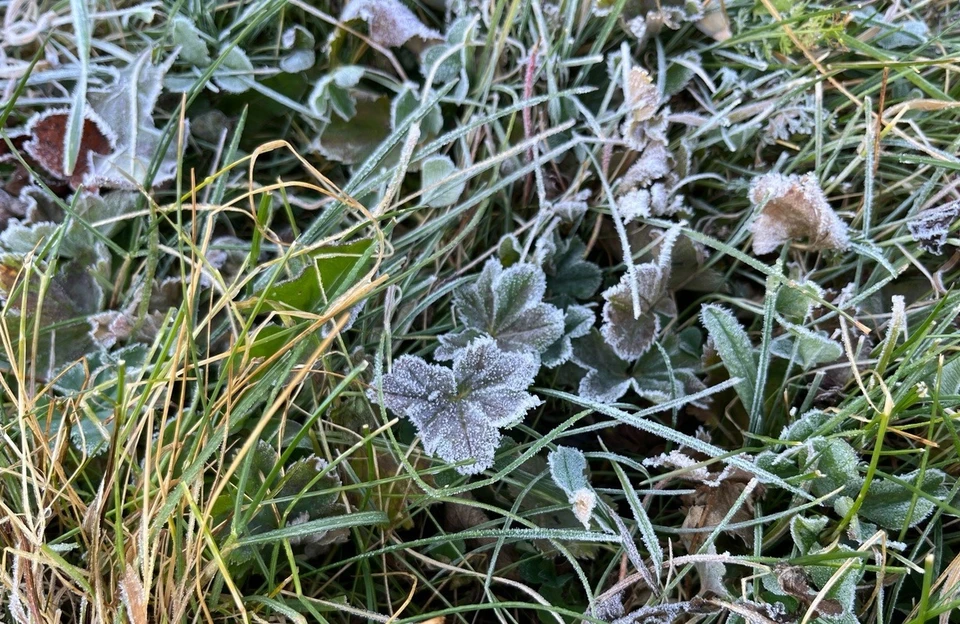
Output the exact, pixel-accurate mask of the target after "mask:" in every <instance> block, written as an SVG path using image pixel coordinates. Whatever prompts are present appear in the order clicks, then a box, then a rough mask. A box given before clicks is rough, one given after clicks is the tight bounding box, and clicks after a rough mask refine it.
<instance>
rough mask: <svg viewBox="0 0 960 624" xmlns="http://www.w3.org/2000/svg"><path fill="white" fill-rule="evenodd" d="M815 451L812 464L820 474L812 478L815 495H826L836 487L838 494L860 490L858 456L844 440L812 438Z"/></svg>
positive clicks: (854, 493) (847, 493)
mask: <svg viewBox="0 0 960 624" xmlns="http://www.w3.org/2000/svg"><path fill="white" fill-rule="evenodd" d="M811 444H812V446H813V449H814V450H815V451H816V455H815V460H814V464H813V465H808V466H807V467H806V468H805V469H806V470H810V469H812V468H814V467H815V468H816V470H817V471H818V472H819V474H820V476H819V477H818V478H817V479H814V480H813V483H812V490H813V493H814V494H815V495H817V496H826V495H827V494H829V493H830V492H833V491H834V490H836V489H837V488H841V490H840V495H843V496H851V497H854V496H856V495H857V494H858V493H859V491H860V484H861V482H862V479H861V477H860V457H859V456H858V455H857V452H856V451H855V450H853V447H852V446H850V444H849V443H847V442H846V440H842V439H840V438H829V439H824V438H819V439H817V438H814V439H813V440H812V441H811Z"/></svg>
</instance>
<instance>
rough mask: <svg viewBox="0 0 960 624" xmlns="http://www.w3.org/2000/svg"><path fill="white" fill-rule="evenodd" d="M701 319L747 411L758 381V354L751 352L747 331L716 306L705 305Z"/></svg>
mask: <svg viewBox="0 0 960 624" xmlns="http://www.w3.org/2000/svg"><path fill="white" fill-rule="evenodd" d="M700 320H701V321H703V326H704V327H706V328H707V332H709V334H710V338H711V339H712V340H713V344H714V346H715V347H716V349H717V353H719V354H720V359H721V360H723V365H724V366H725V367H726V368H727V371H728V372H729V373H730V376H731V377H739V378H740V382H739V383H738V384H737V385H736V386H734V387H735V388H736V391H737V395H738V396H739V397H740V401H741V402H742V403H743V406H744V407H745V408H746V409H748V410H749V409H750V408H751V406H752V405H753V391H754V386H756V381H757V354H756V353H754V351H753V345H751V344H750V338H749V337H748V336H747V332H745V331H744V329H743V327H742V326H741V325H740V323H739V322H738V321H737V319H736V318H735V317H734V316H733V314H731V313H730V312H729V311H728V310H725V309H723V308H721V307H720V306H716V305H705V306H703V310H702V311H701V312H700Z"/></svg>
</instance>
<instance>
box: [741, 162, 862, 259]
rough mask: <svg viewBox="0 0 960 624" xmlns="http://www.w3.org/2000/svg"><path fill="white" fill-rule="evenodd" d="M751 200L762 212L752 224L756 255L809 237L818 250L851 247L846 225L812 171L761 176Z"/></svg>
mask: <svg viewBox="0 0 960 624" xmlns="http://www.w3.org/2000/svg"><path fill="white" fill-rule="evenodd" d="M750 202H751V203H752V204H753V205H754V207H755V208H757V209H758V210H759V211H760V214H759V216H757V218H756V220H755V221H754V222H753V224H752V225H751V226H750V231H751V232H753V253H755V254H757V255H762V254H766V253H770V252H772V251H775V250H776V249H777V248H779V247H780V246H781V245H783V244H784V243H786V242H787V241H790V240H796V239H807V240H808V245H809V246H810V248H812V249H815V250H822V249H840V250H843V249H847V248H848V247H849V246H850V237H849V235H848V234H847V224H846V223H844V222H843V221H842V220H840V217H838V216H837V213H835V212H834V211H833V208H831V207H830V204H829V203H827V198H826V196H824V194H823V190H822V189H821V188H820V184H819V182H817V179H816V177H814V176H813V174H809V173H808V174H806V175H804V176H797V175H783V174H780V173H768V174H765V175H762V176H759V177H758V178H755V179H754V180H753V183H752V184H751V185H750Z"/></svg>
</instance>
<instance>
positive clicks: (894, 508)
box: [859, 468, 949, 530]
mask: <svg viewBox="0 0 960 624" xmlns="http://www.w3.org/2000/svg"><path fill="white" fill-rule="evenodd" d="M896 476H897V477H898V478H899V479H900V480H902V481H905V482H907V483H909V484H910V485H912V486H913V487H914V488H916V489H918V490H920V491H921V492H924V493H925V494H928V495H929V496H932V497H934V498H936V499H939V500H943V499H944V497H945V496H946V495H947V492H948V490H949V488H948V487H947V486H946V481H947V475H946V474H945V473H944V472H943V471H941V470H937V469H935V468H927V469H926V470H925V471H924V473H923V479H922V480H921V479H920V471H919V470H915V471H913V472H911V473H909V474H905V475H896ZM935 507H936V506H935V504H934V503H933V502H932V501H930V500H929V499H927V498H924V497H922V496H918V495H915V494H914V492H913V491H912V490H910V489H908V488H906V487H904V486H902V485H900V484H898V483H894V482H893V481H891V480H889V479H880V480H874V481H873V482H871V483H870V487H869V488H868V490H867V495H866V497H865V498H864V499H863V504H862V505H861V506H860V511H859V514H860V515H861V516H863V517H864V518H866V519H868V520H872V521H873V522H876V523H877V524H879V525H880V526H881V527H883V528H885V529H891V530H897V529H901V528H903V527H904V525H906V526H907V527H913V526H916V525H918V524H920V523H921V522H923V521H924V520H925V519H926V518H927V517H928V516H929V515H930V514H931V513H933V510H934V509H935Z"/></svg>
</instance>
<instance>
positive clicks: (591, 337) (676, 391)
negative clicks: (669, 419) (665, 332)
mask: <svg viewBox="0 0 960 624" xmlns="http://www.w3.org/2000/svg"><path fill="white" fill-rule="evenodd" d="M662 346H663V351H665V352H666V353H667V356H668V357H669V358H670V362H669V366H668V365H667V363H666V362H664V359H663V353H662V352H661V351H660V349H651V350H649V351H647V353H646V354H644V355H643V356H642V357H641V358H640V359H639V360H637V361H636V362H635V363H634V364H633V365H632V366H631V365H630V364H629V363H628V362H625V361H624V360H622V359H620V357H618V356H617V354H616V353H614V351H613V349H612V348H611V347H610V345H608V344H607V343H606V342H604V340H603V338H602V337H601V336H600V332H598V331H596V330H594V331H591V332H590V333H589V334H587V335H586V336H584V337H583V338H580V339H578V340H577V341H576V342H575V343H574V346H573V358H572V359H573V362H574V363H575V364H577V366H580V367H581V368H585V369H586V370H587V374H586V375H585V376H584V377H583V379H581V380H580V389H579V393H580V396H582V397H583V398H585V399H590V400H592V401H598V402H600V403H613V402H614V401H616V400H618V399H619V398H620V397H622V396H623V395H624V394H626V393H627V391H628V390H630V389H631V388H632V389H633V391H634V392H636V393H637V394H638V395H639V396H641V397H643V398H644V399H646V400H648V401H652V402H654V403H663V402H665V401H669V400H671V399H674V398H677V397H682V396H687V395H690V394H695V393H697V392H700V391H701V390H704V389H705V388H706V386H704V384H703V382H702V381H700V379H699V378H698V377H697V375H696V368H695V367H696V366H697V364H698V362H699V352H700V350H701V349H700V332H698V331H697V330H696V329H695V328H689V329H686V330H684V331H683V332H681V333H680V334H679V335H676V334H671V335H670V336H667V338H666V339H665V340H664V341H663V345H662ZM694 405H696V406H698V407H705V404H703V403H700V402H697V403H694Z"/></svg>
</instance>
